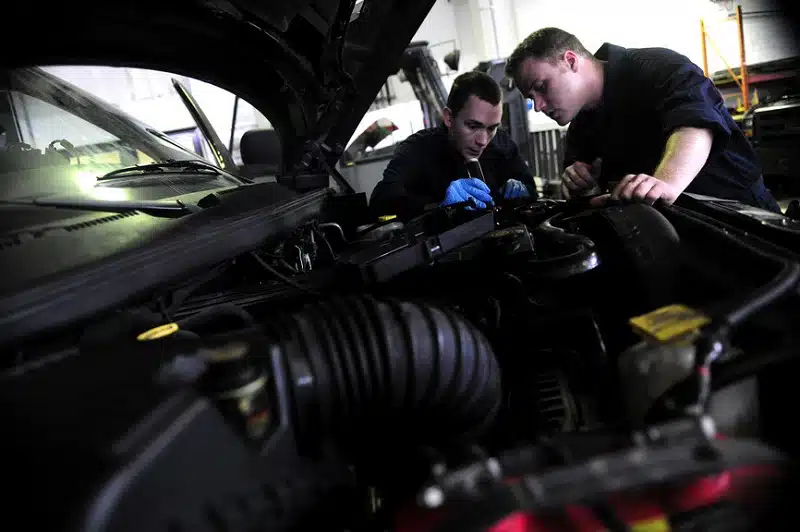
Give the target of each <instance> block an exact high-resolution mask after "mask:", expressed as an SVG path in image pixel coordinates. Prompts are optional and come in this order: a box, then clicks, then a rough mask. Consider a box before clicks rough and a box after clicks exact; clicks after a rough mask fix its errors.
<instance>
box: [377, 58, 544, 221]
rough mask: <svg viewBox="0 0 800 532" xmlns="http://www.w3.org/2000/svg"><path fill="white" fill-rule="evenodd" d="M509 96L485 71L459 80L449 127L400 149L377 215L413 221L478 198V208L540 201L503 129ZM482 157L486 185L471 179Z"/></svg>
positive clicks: (450, 101) (381, 188)
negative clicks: (432, 209) (500, 201)
mask: <svg viewBox="0 0 800 532" xmlns="http://www.w3.org/2000/svg"><path fill="white" fill-rule="evenodd" d="M502 117H503V93H502V91H501V89H500V86H499V85H498V84H497V82H496V81H494V80H493V79H492V78H491V77H489V76H488V75H486V74H484V73H482V72H467V73H465V74H461V75H460V76H458V77H457V78H456V79H455V80H454V82H453V87H452V89H451V90H450V94H449V96H448V98H447V107H446V108H445V110H444V125H442V126H439V127H436V128H431V129H426V130H422V131H419V132H417V133H415V134H413V135H411V136H410V137H408V138H407V139H406V140H404V141H403V142H402V143H401V144H400V145H398V146H397V150H396V151H395V154H394V157H393V158H392V160H391V162H390V163H389V165H388V166H387V167H386V170H385V171H384V173H383V179H382V180H381V182H380V183H378V185H377V186H376V187H375V189H374V190H373V192H372V196H371V198H370V208H371V209H372V210H373V212H374V213H375V214H378V215H390V214H394V215H397V216H398V217H400V218H401V219H405V220H408V219H410V218H413V217H415V216H418V215H419V214H422V213H423V212H424V210H425V209H426V207H429V206H435V205H450V204H453V203H459V202H464V201H468V200H470V199H471V200H472V201H473V202H474V203H475V205H476V206H477V207H478V208H485V207H486V206H487V204H489V203H492V202H493V196H502V197H505V198H518V197H534V198H535V197H537V192H536V185H535V184H534V181H533V177H532V176H531V173H530V171H529V170H528V166H527V165H526V164H525V162H524V161H523V160H522V158H521V157H520V155H519V150H518V149H517V146H516V144H514V141H512V140H511V137H510V136H509V135H508V133H506V132H505V131H503V130H502V129H500V124H501V121H502ZM469 159H478V161H479V162H480V163H481V168H482V170H483V174H484V179H485V182H483V181H481V180H480V179H478V178H477V177H472V178H470V177H468V175H469V174H468V173H467V166H466V163H467V161H468V160H469Z"/></svg>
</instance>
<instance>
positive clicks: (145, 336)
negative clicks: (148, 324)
mask: <svg viewBox="0 0 800 532" xmlns="http://www.w3.org/2000/svg"><path fill="white" fill-rule="evenodd" d="M178 329H179V327H178V324H177V323H165V324H164V325H159V326H158V327H153V328H152V329H148V330H146V331H145V332H143V333H141V334H140V335H139V336H137V337H136V339H137V340H139V341H140V342H147V341H150V340H158V339H159V338H164V337H167V336H169V335H170V334H173V333H176V332H178Z"/></svg>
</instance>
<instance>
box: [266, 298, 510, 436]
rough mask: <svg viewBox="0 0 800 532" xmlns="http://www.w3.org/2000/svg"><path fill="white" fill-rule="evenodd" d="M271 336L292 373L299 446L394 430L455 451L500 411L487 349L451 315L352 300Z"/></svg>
mask: <svg viewBox="0 0 800 532" xmlns="http://www.w3.org/2000/svg"><path fill="white" fill-rule="evenodd" d="M267 329H268V334H269V336H271V337H272V338H273V339H274V340H276V341H277V345H278V347H279V348H280V349H281V351H282V353H283V355H284V357H285V360H286V362H287V365H288V367H289V372H290V379H291V382H292V388H293V394H294V399H295V415H296V428H297V430H298V434H299V436H300V437H301V438H304V437H306V438H308V437H311V438H313V437H314V436H315V435H320V434H333V435H342V436H348V437H353V436H354V435H355V434H361V429H367V430H368V431H369V432H370V433H371V434H373V435H374V434H377V433H378V432H380V431H381V430H382V429H388V430H389V433H390V434H391V436H392V438H396V437H400V438H405V437H407V436H408V435H411V436H410V437H412V438H418V439H421V440H424V443H426V444H429V443H430V444H432V443H457V442H459V441H461V440H462V439H466V438H469V437H470V436H472V435H474V434H477V433H479V432H480V431H482V430H483V429H485V428H486V427H487V425H488V424H489V423H491V421H492V420H493V419H494V416H495V414H496V412H497V410H498V408H499V405H500V402H501V395H502V394H501V384H500V370H499V368H498V364H497V361H496V359H495V357H494V355H493V353H492V349H491V347H490V345H489V342H488V340H487V339H486V337H485V336H484V335H483V334H482V333H481V332H480V331H478V329H476V328H475V327H474V326H473V325H471V324H470V323H468V322H467V321H466V320H465V319H464V318H462V317H461V316H459V315H457V314H455V313H454V312H452V311H450V310H446V309H443V308H437V307H434V306H430V305H427V304H422V303H411V302H400V301H378V300H375V299H373V298H371V297H348V298H340V299H336V300H332V301H330V302H326V303H322V304H315V305H313V306H310V307H308V308H306V309H304V310H302V311H301V312H299V313H297V314H293V315H290V316H288V317H285V318H281V319H279V320H276V321H275V322H273V323H269V324H267ZM383 432H384V433H386V431H383Z"/></svg>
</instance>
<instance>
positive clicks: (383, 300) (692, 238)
mask: <svg viewBox="0 0 800 532" xmlns="http://www.w3.org/2000/svg"><path fill="white" fill-rule="evenodd" d="M734 236H735V237H734ZM774 251H775V250H774V249H772V248H771V246H770V244H768V243H766V242H763V241H759V240H757V239H752V240H750V239H748V237H747V235H744V234H735V235H734V230H733V229H731V228H726V227H721V226H720V224H719V223H715V222H713V221H711V220H705V219H703V217H702V216H700V215H698V214H696V213H691V212H689V211H686V210H683V209H681V208H678V207H671V208H659V209H656V208H652V207H648V206H646V205H616V206H611V207H607V208H602V209H589V208H587V206H586V205H583V204H580V203H565V202H559V201H551V200H538V201H533V202H527V201H518V202H508V203H504V204H500V205H499V206H498V207H496V208H495V209H493V210H490V211H479V212H476V211H473V210H469V209H468V208H467V206H456V207H449V208H443V209H437V210H435V211H433V212H430V213H428V214H426V215H424V216H422V217H420V218H418V219H415V220H411V221H409V222H407V223H405V224H403V223H400V222H399V221H398V220H396V219H387V220H382V221H381V222H379V223H377V224H374V225H372V226H367V227H363V226H362V227H356V226H353V225H350V224H347V223H345V222H342V221H341V220H339V219H338V218H337V217H336V215H335V214H328V215H325V216H320V217H319V219H315V220H313V221H312V222H310V223H304V224H301V225H299V226H298V227H296V228H295V229H294V230H293V231H291V232H289V233H287V234H284V235H282V236H281V238H277V239H273V240H270V241H267V242H264V244H263V246H261V247H260V248H259V249H256V250H253V251H252V252H250V253H246V254H244V255H240V256H237V257H235V258H232V259H230V260H228V261H225V262H222V263H219V264H218V265H217V266H216V267H215V268H211V269H209V270H208V271H206V272H202V273H201V274H200V275H198V276H197V277H194V278H192V279H186V280H184V281H182V282H180V283H177V284H175V285H170V286H164V287H162V288H161V289H160V290H158V291H157V292H156V293H154V294H152V297H151V298H150V299H148V300H147V301H143V302H142V303H141V304H140V305H133V306H131V307H128V308H123V309H117V310H115V311H114V312H112V313H108V314H107V315H105V316H104V317H102V319H96V320H92V321H90V322H88V323H86V324H82V325H81V326H80V327H75V328H73V329H72V330H70V332H69V333H68V334H63V335H62V336H59V337H58V338H56V339H55V340H54V341H52V342H48V343H43V344H41V345H31V346H30V348H29V349H18V350H16V351H15V352H14V356H13V358H7V359H6V360H7V361H8V362H7V364H5V368H6V369H5V372H4V373H3V382H4V385H3V387H2V394H1V397H2V399H1V400H2V401H3V403H5V405H6V411H7V412H10V413H11V419H10V422H11V425H10V426H11V427H13V430H14V431H15V433H16V434H18V435H19V437H18V438H14V439H13V440H11V441H6V442H5V443H4V445H6V446H8V449H7V451H8V452H7V453H4V454H5V456H9V457H10V456H13V457H14V460H16V461H20V462H21V463H24V464H25V465H26V466H27V467H28V469H27V470H28V472H29V474H30V473H31V472H38V473H41V474H42V475H46V476H47V478H54V479H56V480H53V481H52V482H49V483H48V486H47V487H46V488H45V489H44V492H42V487H41V486H38V485H35V484H34V483H30V482H29V480H30V477H28V476H27V475H26V476H25V477H23V478H20V479H19V481H20V482H21V485H22V486H23V487H22V488H21V489H20V490H19V492H18V496H20V497H21V500H22V502H23V503H24V502H25V501H26V500H28V499H29V498H31V497H33V494H34V493H37V494H38V495H37V496H38V497H42V496H44V497H47V496H52V499H53V500H55V501H57V502H56V503H54V505H53V509H52V511H51V512H48V515H46V516H41V519H43V520H45V519H47V520H52V523H51V524H58V526H63V523H64V522H68V523H71V526H72V527H73V528H78V529H81V530H112V529H113V530H127V529H131V530H134V529H135V530H142V529H148V530H151V529H156V528H164V527H166V528H167V529H169V530H182V529H187V530H206V529H208V530H219V529H243V530H244V529H261V528H263V529H265V530H308V529H318V530H319V529H326V530H345V529H349V530H364V531H368V530H369V531H372V530H398V531H403V530H434V529H435V530H440V529H441V530H446V529H450V530H467V529H474V530H484V529H490V530H562V529H564V530H568V529H570V528H568V527H567V524H565V523H561V525H559V526H562V528H552V526H554V525H552V523H551V524H550V525H548V524H545V523H543V522H541V519H542V518H543V515H544V516H545V517H546V516H548V515H549V513H548V512H551V511H552V510H553V509H554V508H560V509H564V508H570V507H571V506H570V505H573V506H574V505H575V504H578V503H582V504H584V505H586V506H587V508H588V510H586V511H587V512H588V514H586V515H583V516H582V517H581V516H578V517H576V515H577V514H574V512H573V514H570V518H571V519H573V521H574V520H575V519H578V520H580V519H584V521H583V524H584V526H586V527H589V528H580V529H581V530H594V529H600V528H597V527H605V528H607V529H610V530H614V529H616V530H625V529H628V528H625V527H626V526H628V524H626V523H631V522H637V520H638V521H641V520H642V519H644V517H642V516H637V515H638V514H636V512H633V514H631V509H630V508H631V506H635V507H636V508H638V509H639V510H641V508H642V507H643V506H642V505H644V506H646V507H647V508H649V509H650V510H652V512H655V513H653V515H661V516H664V515H667V514H669V515H670V516H673V515H674V514H680V515H681V516H682V518H683V519H685V523H684V525H685V526H687V527H688V526H690V525H692V523H695V521H692V519H694V517H692V516H694V515H695V514H697V512H698V511H699V509H706V508H711V507H713V508H715V509H717V508H718V507H719V504H720V501H722V500H725V501H728V499H730V500H731V501H733V500H735V501H737V502H742V501H741V500H740V499H743V498H744V499H747V500H746V501H745V502H746V503H747V504H744V506H745V507H747V508H750V503H751V502H752V501H750V500H749V497H750V496H749V495H748V496H745V495H743V494H747V493H750V494H752V492H753V484H752V483H753V482H756V481H754V480H753V479H752V477H747V478H745V479H744V480H741V479H740V477H736V476H735V474H734V472H735V471H736V470H737V468H740V467H744V466H748V467H751V466H759V467H761V466H770V467H772V466H776V464H783V463H785V462H784V461H785V460H786V459H787V455H788V454H791V449H792V448H793V445H794V443H796V440H793V439H792V438H793V437H792V436H791V435H790V434H789V432H788V431H787V430H786V429H785V424H784V422H783V418H782V416H781V414H780V412H779V410H778V409H777V408H776V406H775V405H777V404H779V403H780V402H781V400H780V394H779V392H778V389H779V386H783V385H782V384H780V383H781V381H780V379H784V380H785V379H787V378H788V377H787V375H791V374H793V371H794V370H795V369H796V363H795V359H794V357H795V355H796V354H797V348H796V346H797V345H798V344H797V341H798V340H800V338H798V332H796V331H797V328H796V327H793V325H792V324H796V321H797V320H796V318H797V312H796V304H797V283H798V277H800V267H798V265H797V263H796V262H792V261H790V260H787V259H784V258H781V256H780V255H778V254H775V253H774ZM676 304H680V307H674V305H676ZM664 308H666V309H667V311H665V312H666V313H662V314H655V315H654V314H652V312H653V311H655V310H657V309H664ZM642 316H647V317H648V318H643V320H640V321H639V322H637V323H638V325H639V326H638V327H636V326H635V325H636V324H635V323H634V324H632V323H631V318H634V317H642ZM648 320H649V321H648ZM642 323H644V324H645V325H642ZM659 335H661V336H659ZM720 435H724V437H725V439H720V438H719V436H720ZM742 438H747V439H742ZM759 442H760V443H759ZM601 459H602V460H601ZM598 460H600V461H598ZM600 463H602V466H599V465H597V464H600ZM632 464H633V465H632ZM598 468H600V469H602V471H600V470H598ZM762 473H763V475H762V477H764V478H766V479H767V480H770V482H772V483H773V484H774V481H775V479H774V478H773V477H775V475H774V470H771V469H770V470H764V471H762ZM548 475H550V476H548ZM553 475H555V476H554V477H553ZM559 475H561V477H559ZM719 475H729V476H730V475H734V476H733V477H729V482H728V484H726V486H728V488H729V489H726V490H725V491H724V493H722V492H721V491H719V490H717V492H714V493H715V495H714V497H711V496H710V495H709V493H710V492H708V490H706V491H704V492H703V493H704V497H705V498H702V497H695V496H693V497H694V498H692V497H689V499H691V504H689V503H685V501H686V500H687V498H686V496H683V499H681V500H683V501H684V503H685V504H684V505H683V506H681V505H677V506H675V505H673V506H669V507H667V506H668V505H667V506H664V505H661V506H658V507H657V508H656V509H653V508H654V507H653V503H652V500H648V501H647V503H646V504H645V503H643V502H641V501H638V502H636V504H633V503H631V501H630V499H625V500H623V501H622V503H620V501H619V500H616V499H614V496H615V495H614V494H618V493H628V494H630V492H631V491H633V492H635V493H639V494H640V495H641V494H642V493H644V492H645V491H646V490H645V489H644V488H645V487H647V488H648V489H649V488H650V487H652V486H657V487H659V488H663V487H664V486H668V487H669V489H670V490H672V491H676V490H677V491H680V490H686V489H689V490H691V489H694V490H695V491H696V490H697V487H696V484H695V483H693V482H696V481H697V482H699V481H700V480H703V481H705V482H708V481H709V480H708V479H709V478H711V479H712V481H713V479H715V478H716V479H719V478H721V477H719ZM551 477H552V478H551ZM26 478H27V479H28V481H27V482H26ZM759 478H760V480H759V481H758V482H761V483H763V482H762V481H764V478H761V477H759ZM697 479H700V480H697ZM731 479H733V480H731ZM736 479H739V480H736ZM676 482H677V483H678V484H676ZM764 482H765V481H764ZM687 483H688V484H687ZM761 483H757V485H758V486H759V489H762V488H761V486H762V484H761ZM740 484H743V485H744V486H745V487H744V488H741V489H739V488H736V489H734V487H736V486H739V485H740ZM768 484H769V483H768ZM766 485H767V484H765V486H766ZM769 485H771V484H769ZM687 486H688V487H687ZM26 487H27V489H26ZM522 488H524V489H522ZM763 490H764V492H765V493H772V491H769V490H767V488H766V487H764V488H763ZM648 493H649V492H648ZM671 493H672V492H671ZM555 494H558V496H556V495H555ZM673 495H674V493H673ZM674 496H675V497H678V495H674ZM678 498H680V497H678ZM31 500H32V499H31ZM609 500H611V502H609ZM659 500H661V499H659ZM587 501H588V502H587ZM626 501H627V502H626ZM626 504H627V506H626ZM648 504H649V505H650V506H647V505H648ZM726 508H728V507H727V506H726ZM715 511H716V510H715ZM726 511H727V510H726ZM541 512H544V514H542V513H541ZM652 512H651V513H652ZM659 512H660V513H659ZM567 513H568V514H569V512H567ZM645 513H647V512H645ZM701 513H702V512H701ZM634 514H636V515H634ZM723 514H724V515H722V514H721V515H722V517H720V518H719V519H720V522H725V523H729V524H733V523H739V524H741V520H742V517H741V515H740V513H737V512H733V513H725V512H723ZM587 515H588V517H587ZM631 515H633V517H632V516H631ZM648 515H649V516H650V517H648V518H651V517H652V515H650V514H647V515H646V516H645V517H647V516H648ZM703 515H706V514H705V513H704V514H703ZM465 516H466V517H465ZM687 516H689V517H687ZM504 519H506V521H503V520H504ZM508 519H518V520H519V519H523V521H525V520H526V519H527V521H525V522H524V523H523V522H522V521H518V522H516V524H513V523H512V524H509V523H510V521H507V520H508ZM532 519H533V520H536V523H534V522H533V521H532ZM587 519H588V521H586V520H587ZM679 521H680V519H679V520H678V521H675V520H674V519H672V520H670V523H672V524H673V526H675V527H677V525H675V523H676V522H679ZM500 522H505V523H506V524H505V525H498V523H500ZM715 522H716V521H715ZM587 523H589V524H587ZM687 523H688V524H687ZM574 524H575V523H574V522H573V525H574ZM684 525H681V526H684ZM493 526H494V527H495V528H491V527H493ZM501 526H508V527H512V528H499V527H501ZM513 526H516V527H517V528H513ZM525 526H527V527H528V528H524V527H525ZM547 526H551V528H547ZM575 526H577V525H575ZM448 527H449V528H448ZM469 527H472V528H469ZM563 527H567V528H563ZM593 527H594V528H593ZM676 529H680V527H677V528H676Z"/></svg>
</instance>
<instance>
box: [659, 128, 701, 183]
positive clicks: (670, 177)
mask: <svg viewBox="0 0 800 532" xmlns="http://www.w3.org/2000/svg"><path fill="white" fill-rule="evenodd" d="M713 140H714V137H713V135H712V133H711V130H708V129H698V128H693V127H682V128H679V129H676V130H675V131H673V132H672V134H671V135H670V136H669V139H667V146H666V149H665V150H664V156H663V157H662V158H661V162H660V163H659V165H658V167H657V168H656V171H655V172H654V174H653V177H655V178H656V179H659V180H661V181H664V182H665V183H667V184H669V185H671V186H672V188H673V189H674V190H675V192H677V193H678V194H680V193H681V192H683V191H684V190H686V187H688V186H689V184H690V183H691V182H692V180H693V179H694V178H695V177H697V174H699V173H700V170H702V169H703V166H704V165H705V164H706V161H707V160H708V155H709V154H710V153H711V145H712V142H713Z"/></svg>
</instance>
